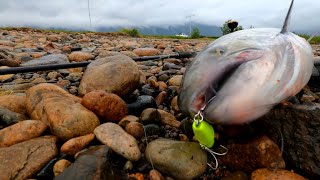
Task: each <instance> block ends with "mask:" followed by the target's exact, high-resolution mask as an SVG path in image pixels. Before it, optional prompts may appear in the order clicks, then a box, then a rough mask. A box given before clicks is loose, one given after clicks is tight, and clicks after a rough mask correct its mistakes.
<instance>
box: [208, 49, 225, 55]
mask: <svg viewBox="0 0 320 180" xmlns="http://www.w3.org/2000/svg"><path fill="white" fill-rule="evenodd" d="M211 53H212V54H214V55H217V56H222V55H223V54H224V53H225V49H223V48H214V49H213V50H211Z"/></svg>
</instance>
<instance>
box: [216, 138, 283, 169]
mask: <svg viewBox="0 0 320 180" xmlns="http://www.w3.org/2000/svg"><path fill="white" fill-rule="evenodd" d="M226 147H227V148H228V153H227V154H226V155H224V156H221V157H219V161H220V162H221V164H223V165H225V166H227V167H229V168H233V169H235V170H240V171H245V172H252V171H254V170H256V169H259V168H284V167H285V162H284V160H283V159H282V157H281V151H280V149H279V147H278V146H277V145H276V144H275V143H274V142H273V141H272V140H270V139H269V138H268V137H266V136H263V137H260V138H257V139H255V140H252V141H249V142H244V143H238V144H231V145H227V146H226Z"/></svg>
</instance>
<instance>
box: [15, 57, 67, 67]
mask: <svg viewBox="0 0 320 180" xmlns="http://www.w3.org/2000/svg"><path fill="white" fill-rule="evenodd" d="M68 62H69V60H68V57H67V56H66V55H64V54H50V55H47V56H43V57H41V58H37V59H34V60H31V61H28V62H26V63H23V64H21V65H20V66H39V65H48V64H63V63H68Z"/></svg>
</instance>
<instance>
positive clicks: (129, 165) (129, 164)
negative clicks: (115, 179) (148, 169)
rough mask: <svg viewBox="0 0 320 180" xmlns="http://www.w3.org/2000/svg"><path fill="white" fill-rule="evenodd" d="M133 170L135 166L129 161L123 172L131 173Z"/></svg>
mask: <svg viewBox="0 0 320 180" xmlns="http://www.w3.org/2000/svg"><path fill="white" fill-rule="evenodd" d="M132 168H133V164H132V162H131V161H127V162H126V164H125V165H124V166H123V170H125V171H130V170H132Z"/></svg>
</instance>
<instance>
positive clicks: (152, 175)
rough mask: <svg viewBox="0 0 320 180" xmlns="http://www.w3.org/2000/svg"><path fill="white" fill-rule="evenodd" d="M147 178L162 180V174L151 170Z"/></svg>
mask: <svg viewBox="0 0 320 180" xmlns="http://www.w3.org/2000/svg"><path fill="white" fill-rule="evenodd" d="M149 176H150V180H164V178H163V176H162V174H161V173H160V172H159V171H157V170H155V169H152V170H151V171H150V172H149Z"/></svg>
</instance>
